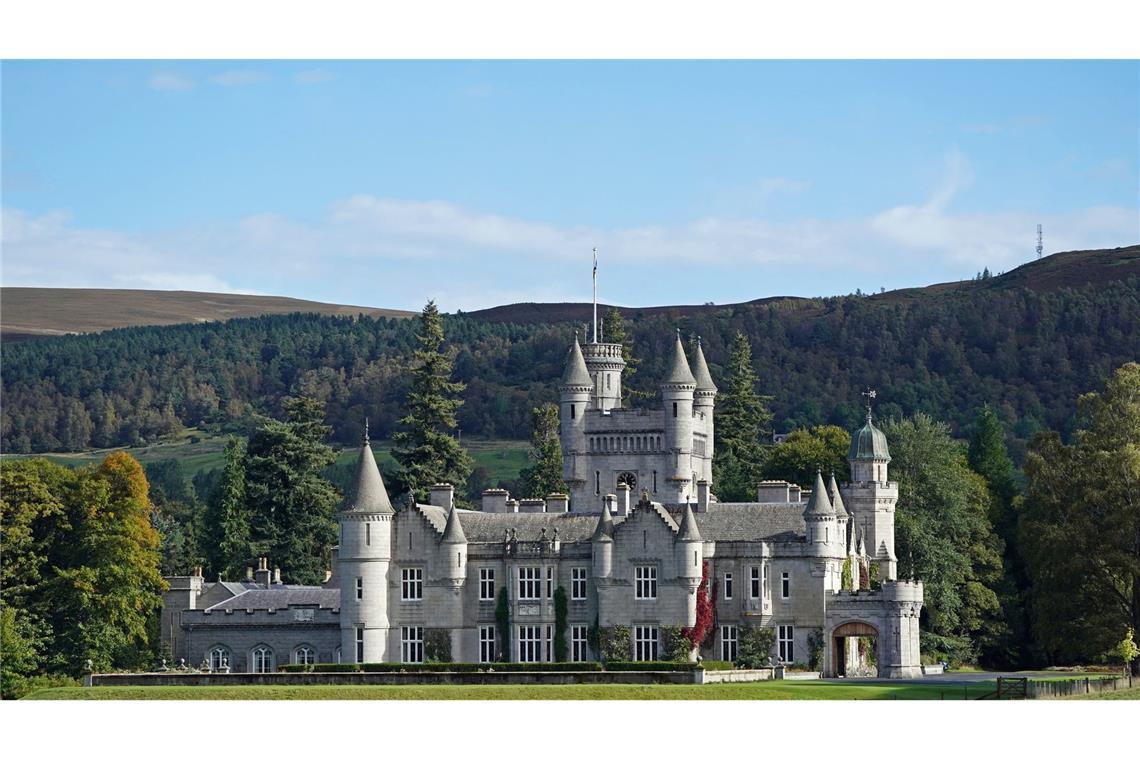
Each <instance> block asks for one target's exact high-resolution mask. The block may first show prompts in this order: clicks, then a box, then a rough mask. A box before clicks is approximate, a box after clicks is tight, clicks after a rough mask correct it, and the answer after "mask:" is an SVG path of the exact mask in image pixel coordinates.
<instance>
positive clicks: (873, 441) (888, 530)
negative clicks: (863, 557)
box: [847, 391, 899, 580]
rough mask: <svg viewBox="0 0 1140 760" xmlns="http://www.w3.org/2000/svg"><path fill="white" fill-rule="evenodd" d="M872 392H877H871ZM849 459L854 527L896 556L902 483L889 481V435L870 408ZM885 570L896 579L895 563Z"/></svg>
mask: <svg viewBox="0 0 1140 760" xmlns="http://www.w3.org/2000/svg"><path fill="white" fill-rule="evenodd" d="M871 393H873V391H869V392H868V394H871ZM869 397H872V398H873V396H869ZM848 460H849V461H850V463H851V484H850V486H849V491H848V495H849V497H850V498H849V500H848V501H849V503H848V504H847V507H848V509H849V510H850V512H851V521H852V524H853V525H855V526H858V527H859V528H861V529H862V530H863V532H864V533H865V534H866V540H867V543H868V544H869V545H870V546H871V547H872V549H875V550H877V549H878V546H879V545H880V544H884V545H885V546H886V550H887V555H888V556H890V557H893V556H895V504H896V503H897V502H898V498H899V484H898V483H893V482H891V481H889V480H888V479H887V463H888V462H890V461H891V453H890V451H889V450H888V449H887V436H886V435H885V434H884V433H883V431H882V430H879V428H877V427H875V423H874V422H873V421H872V419H871V409H870V407H869V406H868V408H867V422H866V424H864V425H863V427H861V428H860V429H859V430H857V431H856V432H855V434H854V435H853V436H851V451H850V453H849V455H848ZM881 570H882V571H884V572H885V573H886V579H887V580H894V573H895V568H894V563H890V562H888V563H884V566H883V567H882V568H881Z"/></svg>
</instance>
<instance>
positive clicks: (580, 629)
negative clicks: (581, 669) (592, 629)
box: [570, 625, 590, 662]
mask: <svg viewBox="0 0 1140 760" xmlns="http://www.w3.org/2000/svg"><path fill="white" fill-rule="evenodd" d="M586 637H587V627H586V626H584V625H572V626H570V661H571V662H585V661H586V660H587V659H589V654H590V650H589V644H587V638H586Z"/></svg>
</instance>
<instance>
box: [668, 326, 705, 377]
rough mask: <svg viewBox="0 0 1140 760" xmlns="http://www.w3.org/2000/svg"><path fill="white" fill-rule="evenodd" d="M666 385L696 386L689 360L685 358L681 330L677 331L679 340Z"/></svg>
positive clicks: (675, 345)
mask: <svg viewBox="0 0 1140 760" xmlns="http://www.w3.org/2000/svg"><path fill="white" fill-rule="evenodd" d="M664 384H665V385H691V386H694V387H695V386H696V384H697V379H696V378H695V377H693V371H692V370H691V369H690V368H689V360H688V358H686V357H685V346H684V344H683V343H681V330H680V329H678V330H677V340H676V343H675V344H674V347H673V363H672V365H671V366H670V368H669V374H668V375H666V376H665V383H664Z"/></svg>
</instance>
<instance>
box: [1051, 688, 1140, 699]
mask: <svg viewBox="0 0 1140 760" xmlns="http://www.w3.org/2000/svg"><path fill="white" fill-rule="evenodd" d="M1064 699H1140V686H1133V687H1132V688H1131V689H1120V690H1119V691H1106V692H1104V693H1103V694H1078V695H1076V696H1074V697H1064Z"/></svg>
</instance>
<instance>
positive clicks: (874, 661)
mask: <svg viewBox="0 0 1140 760" xmlns="http://www.w3.org/2000/svg"><path fill="white" fill-rule="evenodd" d="M868 640H869V642H868ZM831 660H832V661H831V672H832V673H833V674H834V675H836V676H843V677H846V678H853V677H864V678H866V677H869V676H875V677H878V676H879V665H880V664H881V647H880V646H879V631H878V629H877V628H875V626H873V625H871V624H870V623H867V622H865V621H862V620H853V621H850V622H847V623H843V624H842V625H838V626H836V627H835V628H834V629H832V631H831Z"/></svg>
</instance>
